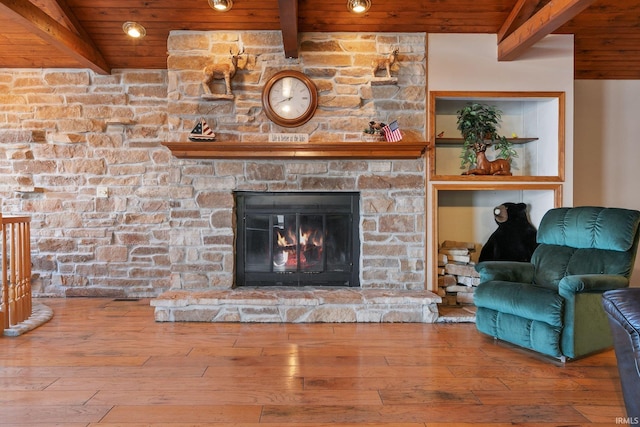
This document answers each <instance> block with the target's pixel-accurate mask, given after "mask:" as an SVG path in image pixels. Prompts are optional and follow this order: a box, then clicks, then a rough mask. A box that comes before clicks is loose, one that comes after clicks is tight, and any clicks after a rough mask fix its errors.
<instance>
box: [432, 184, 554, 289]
mask: <svg viewBox="0 0 640 427" xmlns="http://www.w3.org/2000/svg"><path fill="white" fill-rule="evenodd" d="M432 191H433V200H434V202H435V206H437V208H436V209H434V211H433V218H432V220H433V223H434V227H433V230H434V233H433V235H432V236H431V237H432V248H433V253H432V256H433V265H434V266H435V265H437V252H438V248H439V246H440V245H441V244H442V242H443V241H445V240H453V241H457V242H474V243H479V244H484V243H486V241H487V239H488V238H489V236H490V235H491V234H492V233H493V232H494V230H495V229H496V228H497V224H496V223H495V221H494V219H493V209H494V208H495V207H496V206H498V205H501V204H502V203H505V202H513V203H519V202H523V203H526V204H527V206H528V212H529V217H530V220H531V223H532V224H533V225H534V226H535V227H536V228H537V226H538V224H539V223H540V220H541V219H542V216H543V215H544V214H545V212H547V211H548V210H549V209H551V208H554V207H559V206H561V205H562V185H561V184H544V183H539V184H527V185H526V186H524V185H521V184H518V185H513V184H494V185H487V184H482V185H472V184H434V185H433V187H432ZM432 280H433V282H432V283H433V284H434V285H433V286H432V290H435V289H436V288H437V285H436V283H437V269H435V268H434V271H433V277H432Z"/></svg>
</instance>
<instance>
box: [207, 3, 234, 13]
mask: <svg viewBox="0 0 640 427" xmlns="http://www.w3.org/2000/svg"><path fill="white" fill-rule="evenodd" d="M209 6H211V7H212V8H213V9H214V10H217V11H218V12H226V11H228V10H231V8H232V7H233V0H209Z"/></svg>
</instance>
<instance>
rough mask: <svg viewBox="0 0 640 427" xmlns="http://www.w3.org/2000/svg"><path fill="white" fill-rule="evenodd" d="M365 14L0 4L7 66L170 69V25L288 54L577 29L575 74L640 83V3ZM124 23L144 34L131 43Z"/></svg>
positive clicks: (291, 4) (429, 0)
mask: <svg viewBox="0 0 640 427" xmlns="http://www.w3.org/2000/svg"><path fill="white" fill-rule="evenodd" d="M372 3H373V5H372V6H371V9H370V10H369V11H368V12H367V13H366V14H365V16H356V15H354V14H352V13H350V12H348V11H347V9H346V0H322V1H314V0H235V1H234V6H233V9H232V10H231V11H229V12H226V13H218V12H215V11H214V10H213V9H212V8H211V7H210V6H209V4H208V2H207V0H181V1H174V0H153V1H149V0H31V1H29V0H0V28H1V29H0V68H91V69H93V70H95V71H97V72H100V73H108V72H110V71H111V70H112V69H118V68H166V66H167V53H166V51H167V46H166V43H167V37H168V35H169V32H170V31H172V30H235V31H243V30H281V31H282V34H283V44H284V48H285V52H286V54H287V56H297V54H298V46H297V35H298V33H299V32H311V31H318V32H343V31H344V32H426V33H492V34H497V35H498V36H497V37H496V43H498V41H500V43H499V45H498V52H499V58H500V59H501V60H517V58H518V56H519V55H520V54H522V53H523V52H524V51H526V49H528V48H529V47H530V46H532V45H533V44H535V42H536V41H538V40H539V39H540V38H542V37H544V36H545V35H546V34H548V33H557V34H574V36H575V66H576V67H575V77H576V79H640V0H553V1H549V0H481V1H479V0H412V1H405V2H399V1H397V0H372ZM124 21H136V22H139V23H141V24H142V25H144V26H145V27H146V29H147V36H146V37H144V38H143V39H140V40H132V39H129V38H128V37H126V36H125V34H124V33H123V31H122V24H123V23H124Z"/></svg>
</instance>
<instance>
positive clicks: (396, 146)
mask: <svg viewBox="0 0 640 427" xmlns="http://www.w3.org/2000/svg"><path fill="white" fill-rule="evenodd" d="M162 145H164V146H165V147H167V148H169V150H171V153H172V154H173V155H174V156H175V157H178V158H180V159H292V158H296V159H417V158H419V157H421V156H422V155H423V154H424V153H425V151H426V150H427V147H428V145H429V144H428V143H427V142H402V141H401V142H305V143H274V142H265V143H260V144H256V143H242V142H215V141H214V142H163V143H162Z"/></svg>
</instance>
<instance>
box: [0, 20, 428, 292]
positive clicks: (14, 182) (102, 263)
mask: <svg viewBox="0 0 640 427" xmlns="http://www.w3.org/2000/svg"><path fill="white" fill-rule="evenodd" d="M300 43H301V51H302V55H301V58H300V60H297V61H292V60H286V59H284V55H283V53H282V46H281V40H280V36H279V33H278V32H266V33H238V34H235V33H233V34H232V33H224V32H202V33H200V32H197V33H186V32H176V33H172V35H171V36H170V38H169V41H168V46H169V51H170V54H169V58H168V70H157V71H148V70H116V71H114V72H113V73H112V75H109V76H101V75H96V74H94V73H93V72H91V71H88V70H0V89H1V90H0V170H1V171H2V175H1V176H0V196H1V197H2V212H3V214H5V215H11V214H16V215H18V214H19V215H29V216H31V217H32V249H33V264H34V265H33V272H34V281H33V284H34V291H35V294H36V295H70V296H74V295H89V296H114V297H123V296H127V297H136V296H137V297H141V296H156V295H159V294H161V293H162V292H163V291H165V290H167V289H170V288H171V289H227V288H229V287H231V286H233V248H234V236H233V221H234V220H233V196H232V191H233V190H235V189H241V190H271V191H277V190H323V191H326V190H335V191H343V190H344V191H354V190H355V191H360V192H361V193H362V202H361V210H362V212H361V223H362V235H361V239H362V250H361V252H362V259H361V266H360V270H361V273H360V274H361V284H362V286H363V287H369V288H395V289H422V288H424V282H425V277H427V276H426V274H425V271H424V260H425V256H426V254H425V241H426V239H425V237H426V236H425V235H424V234H425V206H424V200H425V179H426V171H425V160H424V159H416V160H394V161H383V160H379V161H364V160H352V161H346V160H344V161H343V160H328V161H325V160H309V161H298V160H295V161H250V160H247V161H239V160H237V161H223V160H179V159H176V158H174V157H172V156H171V153H170V152H169V150H168V149H166V148H165V147H164V146H162V145H161V142H164V141H182V140H184V141H186V134H187V133H188V132H189V131H190V130H191V128H192V127H193V123H194V122H195V120H197V118H199V117H205V118H206V119H207V121H210V122H211V123H210V124H211V125H212V126H213V127H214V129H215V131H216V133H217V134H218V139H219V140H222V141H238V143H242V142H249V141H252V142H255V141H265V143H268V142H266V141H267V140H268V133H269V132H286V131H287V130H286V129H278V128H275V127H274V126H273V125H272V124H271V123H270V122H269V121H268V120H267V118H266V117H265V116H264V113H263V112H262V109H261V104H260V90H261V85H262V84H263V83H264V81H265V79H266V78H267V77H268V76H269V75H270V74H272V73H274V72H275V71H277V70H279V69H284V68H296V69H302V70H304V71H305V72H306V73H307V74H309V75H310V76H311V77H312V79H313V80H314V82H315V83H316V84H317V86H318V88H319V93H320V98H319V101H320V107H319V110H318V112H317V114H316V116H315V117H314V118H313V119H312V120H311V121H310V122H309V123H307V124H306V125H305V126H303V127H302V128H297V129H294V130H293V131H295V132H299V133H308V134H309V135H310V139H311V140H318V141H323V140H330V141H341V140H357V139H359V138H360V131H361V129H362V128H363V127H364V125H365V124H366V123H367V122H368V121H369V120H371V119H377V120H383V121H384V120H386V121H388V120H389V119H398V121H399V122H400V125H401V127H402V129H403V131H404V133H405V136H406V138H408V139H410V140H425V139H426V138H425V127H426V106H425V105H426V101H425V89H426V88H425V59H424V58H425V36H424V35H416V34H411V35H404V34H395V35H394V34H385V35H384V36H381V35H358V36H355V35H341V34H339V35H333V36H332V35H327V34H322V35H316V34H305V35H303V36H302V40H301V42H300ZM239 44H240V45H242V46H244V48H245V51H246V52H247V53H248V54H249V55H248V56H247V58H248V61H247V63H246V64H244V66H245V67H246V68H244V69H243V70H240V71H239V72H238V74H237V76H236V78H235V79H234V80H233V83H232V85H233V88H234V93H235V94H236V97H235V99H234V100H232V101H229V100H219V101H218V100H216V101H205V100H202V99H201V98H200V96H199V95H200V93H201V92H200V91H201V87H200V84H199V82H200V78H201V69H202V64H204V63H205V62H206V61H207V60H210V59H211V57H213V58H214V59H216V58H217V59H222V58H223V57H225V56H228V52H229V48H230V47H233V48H234V49H235V48H236V47H237V46H238V45H239ZM392 46H399V47H400V51H401V55H400V57H401V58H402V59H401V61H402V62H401V64H402V65H401V67H400V69H399V70H398V71H397V76H398V84H397V85H392V86H389V87H386V86H380V87H373V86H371V85H370V84H368V79H369V73H370V68H369V67H368V66H367V64H370V61H371V59H372V58H374V57H376V56H378V55H382V54H384V53H387V52H388V50H389V49H390V47H392ZM405 63H406V64H405ZM214 143H215V142H214ZM105 189H106V190H107V192H108V194H107V197H102V194H101V192H102V190H105Z"/></svg>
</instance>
